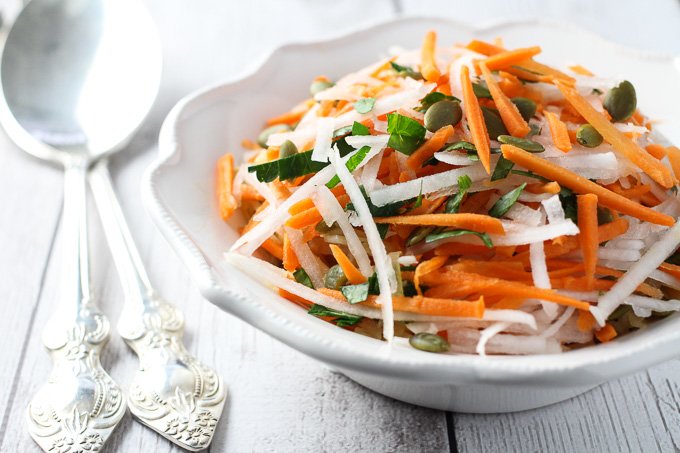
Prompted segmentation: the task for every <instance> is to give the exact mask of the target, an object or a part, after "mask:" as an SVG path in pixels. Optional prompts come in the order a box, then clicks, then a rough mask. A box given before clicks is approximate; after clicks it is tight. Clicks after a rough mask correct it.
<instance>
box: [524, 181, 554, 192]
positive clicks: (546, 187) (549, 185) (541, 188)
mask: <svg viewBox="0 0 680 453" xmlns="http://www.w3.org/2000/svg"><path fill="white" fill-rule="evenodd" d="M525 190H526V191H527V192H529V193H536V194H538V193H549V194H551V195H556V194H558V193H560V190H561V187H560V185H559V184H558V183H556V182H555V181H550V182H546V183H543V184H542V183H538V184H530V185H528V186H526V188H525Z"/></svg>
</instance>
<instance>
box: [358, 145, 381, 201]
mask: <svg viewBox="0 0 680 453" xmlns="http://www.w3.org/2000/svg"><path fill="white" fill-rule="evenodd" d="M383 154H384V151H380V152H379V153H378V154H377V155H376V156H375V157H374V158H372V159H371V160H369V161H368V163H367V164H366V165H365V166H364V170H363V172H362V173H361V184H362V185H363V186H364V189H366V191H367V192H368V193H370V192H371V191H372V190H373V189H374V188H375V187H376V186H382V183H381V182H380V181H379V180H378V171H379V170H380V163H381V162H382V158H383Z"/></svg>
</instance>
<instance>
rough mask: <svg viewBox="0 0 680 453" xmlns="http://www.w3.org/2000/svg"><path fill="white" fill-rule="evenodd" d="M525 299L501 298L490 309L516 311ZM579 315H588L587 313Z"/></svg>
mask: <svg viewBox="0 0 680 453" xmlns="http://www.w3.org/2000/svg"><path fill="white" fill-rule="evenodd" d="M524 301H525V299H524V298H522V297H503V298H502V299H501V300H499V301H498V302H496V303H495V304H493V305H492V306H491V307H490V308H493V309H494V310H517V309H518V308H520V307H521V306H522V305H523V304H524ZM579 313H590V312H588V311H584V312H581V311H579Z"/></svg>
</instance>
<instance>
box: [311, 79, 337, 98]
mask: <svg viewBox="0 0 680 453" xmlns="http://www.w3.org/2000/svg"><path fill="white" fill-rule="evenodd" d="M334 85H335V84H334V83H333V82H330V81H328V80H315V81H314V82H312V84H311V85H309V92H310V93H311V94H312V96H314V95H315V94H317V93H321V92H322V91H324V90H327V89H329V88H330V87H332V86H334Z"/></svg>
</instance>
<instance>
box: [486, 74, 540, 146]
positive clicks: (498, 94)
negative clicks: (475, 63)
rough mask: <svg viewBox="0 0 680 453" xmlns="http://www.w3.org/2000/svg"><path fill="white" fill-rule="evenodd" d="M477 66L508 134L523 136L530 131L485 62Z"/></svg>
mask: <svg viewBox="0 0 680 453" xmlns="http://www.w3.org/2000/svg"><path fill="white" fill-rule="evenodd" d="M479 67H480V69H481V70H482V74H483V75H484V80H485V81H486V86H487V87H488V88H489V92H490V93H491V97H492V98H493V101H494V102H495V103H496V108H497V109H498V113H499V114H500V116H501V119H502V120H503V124H505V127H506V128H507V129H508V132H510V135H514V136H515V137H524V136H525V135H527V134H528V133H529V131H531V128H530V127H529V125H528V124H527V122H526V121H524V118H523V117H522V114H521V113H520V112H519V110H518V109H517V106H516V105H515V104H514V103H513V102H512V101H511V100H510V99H509V98H508V97H507V96H506V95H505V93H503V90H501V88H500V87H499V86H498V82H496V79H495V78H494V77H493V75H492V74H491V70H490V69H489V67H488V66H487V64H486V63H485V62H481V63H479Z"/></svg>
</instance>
